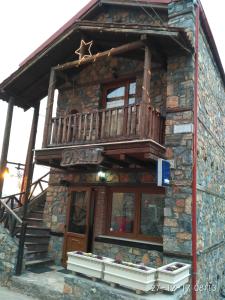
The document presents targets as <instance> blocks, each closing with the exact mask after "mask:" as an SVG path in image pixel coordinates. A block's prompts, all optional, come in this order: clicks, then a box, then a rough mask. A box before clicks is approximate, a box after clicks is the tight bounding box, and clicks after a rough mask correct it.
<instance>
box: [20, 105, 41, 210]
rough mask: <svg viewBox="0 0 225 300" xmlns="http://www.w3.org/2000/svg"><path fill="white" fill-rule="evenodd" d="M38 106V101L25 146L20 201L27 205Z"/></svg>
mask: <svg viewBox="0 0 225 300" xmlns="http://www.w3.org/2000/svg"><path fill="white" fill-rule="evenodd" d="M39 108H40V102H38V103H37V105H36V106H35V107H34V113H33V120H32V125H31V131H30V139H29V144H28V148H27V157H26V164H25V170H24V175H23V183H22V188H21V192H25V196H24V197H22V199H21V202H22V203H23V204H24V206H25V205H27V201H28V197H29V193H30V186H31V183H32V178H33V171H34V170H33V169H34V168H33V158H34V151H33V150H34V148H35V142H36V135H37V126H38V117H39Z"/></svg>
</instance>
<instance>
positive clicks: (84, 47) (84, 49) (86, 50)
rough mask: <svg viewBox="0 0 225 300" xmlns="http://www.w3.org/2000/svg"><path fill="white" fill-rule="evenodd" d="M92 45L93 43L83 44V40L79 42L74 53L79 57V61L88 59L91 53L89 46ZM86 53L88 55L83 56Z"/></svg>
mask: <svg viewBox="0 0 225 300" xmlns="http://www.w3.org/2000/svg"><path fill="white" fill-rule="evenodd" d="M92 45H93V41H90V42H87V43H86V42H85V41H84V40H81V42H80V47H79V48H78V49H77V50H76V51H75V54H77V55H79V60H82V59H84V58H88V57H91V56H92V53H91V46H92ZM85 53H88V54H85Z"/></svg>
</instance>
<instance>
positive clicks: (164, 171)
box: [157, 158, 170, 186]
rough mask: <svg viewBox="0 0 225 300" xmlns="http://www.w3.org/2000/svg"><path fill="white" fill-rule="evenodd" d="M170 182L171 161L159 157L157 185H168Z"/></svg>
mask: <svg viewBox="0 0 225 300" xmlns="http://www.w3.org/2000/svg"><path fill="white" fill-rule="evenodd" d="M169 184H170V162H169V161H168V160H164V159H162V158H159V159H158V164H157V185H158V186H168V185H169Z"/></svg>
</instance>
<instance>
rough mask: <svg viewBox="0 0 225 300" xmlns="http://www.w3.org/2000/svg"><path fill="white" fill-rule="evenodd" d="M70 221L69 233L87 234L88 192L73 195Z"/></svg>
mask: <svg viewBox="0 0 225 300" xmlns="http://www.w3.org/2000/svg"><path fill="white" fill-rule="evenodd" d="M71 201H72V202H71V207H70V219H69V228H68V231H69V232H74V233H81V234H85V233H86V216H87V197H86V192H75V193H73V194H72V200H71Z"/></svg>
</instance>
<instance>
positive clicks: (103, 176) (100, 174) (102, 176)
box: [98, 170, 106, 182]
mask: <svg viewBox="0 0 225 300" xmlns="http://www.w3.org/2000/svg"><path fill="white" fill-rule="evenodd" d="M98 178H99V180H100V181H101V182H105V181H106V173H105V172H104V171H102V170H100V171H99V172H98Z"/></svg>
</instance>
